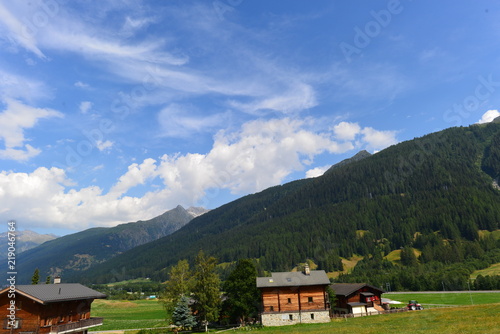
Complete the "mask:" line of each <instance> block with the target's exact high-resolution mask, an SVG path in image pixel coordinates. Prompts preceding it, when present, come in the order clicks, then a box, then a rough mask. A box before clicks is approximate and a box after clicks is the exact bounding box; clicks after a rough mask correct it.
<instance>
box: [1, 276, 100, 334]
mask: <svg viewBox="0 0 500 334" xmlns="http://www.w3.org/2000/svg"><path fill="white" fill-rule="evenodd" d="M96 298H106V295H104V294H102V293H100V292H97V291H95V290H92V289H90V288H87V287H85V286H83V285H81V284H39V285H17V286H11V287H8V288H5V289H3V290H2V291H0V317H1V318H2V328H1V330H0V333H1V334H4V333H5V334H7V333H22V334H28V333H33V334H35V333H36V334H43V333H54V334H55V333H60V334H62V333H75V334H76V333H80V334H86V333H87V330H88V328H91V327H95V326H99V325H102V318H91V317H90V305H91V304H92V302H93V301H94V299H96Z"/></svg>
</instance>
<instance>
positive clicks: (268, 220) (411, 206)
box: [85, 124, 500, 282]
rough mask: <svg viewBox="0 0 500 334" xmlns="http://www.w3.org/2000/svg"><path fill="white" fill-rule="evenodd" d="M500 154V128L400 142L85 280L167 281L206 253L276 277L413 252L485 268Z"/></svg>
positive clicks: (239, 206)
mask: <svg viewBox="0 0 500 334" xmlns="http://www.w3.org/2000/svg"><path fill="white" fill-rule="evenodd" d="M497 144H498V145H497ZM499 151H500V124H488V125H483V126H471V127H468V128H451V129H447V130H444V131H441V132H438V133H435V134H431V135H428V136H425V137H422V138H417V139H415V140H412V141H408V142H404V143H400V144H398V145H395V146H392V147H389V148H387V149H385V150H383V151H381V152H379V153H377V154H375V155H372V156H370V157H367V158H365V159H362V160H360V161H355V162H352V163H350V164H347V165H343V166H341V167H338V168H334V169H332V170H331V171H330V172H329V173H327V174H325V175H323V176H322V177H318V178H316V179H308V180H302V181H296V182H293V183H289V184H286V185H283V186H277V187H273V188H270V189H267V190H265V191H263V192H261V193H258V194H254V195H249V196H246V197H244V198H241V199H239V200H237V201H234V202H232V203H229V204H227V205H224V206H222V207H220V208H218V209H216V210H213V211H211V212H209V213H208V214H205V215H203V216H201V217H199V218H196V219H194V220H193V221H191V222H190V223H189V224H187V225H186V226H185V227H184V228H182V229H180V230H179V231H177V232H176V233H174V234H172V235H170V236H168V237H165V238H162V239H159V240H157V241H155V242H152V243H149V244H147V245H143V246H140V247H137V248H135V249H133V250H131V251H129V252H127V253H126V254H123V255H120V256H117V257H116V258H114V259H113V260H111V261H109V262H108V263H105V264H103V265H100V266H98V267H96V268H94V269H91V270H90V271H89V272H88V274H85V276H86V277H85V279H87V280H89V281H94V282H95V281H98V282H109V281H113V280H122V279H127V278H134V277H140V276H144V275H148V276H149V277H152V278H154V279H158V280H163V279H165V278H166V272H167V270H166V268H167V267H168V266H170V265H172V264H174V263H175V262H177V261H178V260H179V259H182V258H187V259H190V260H192V259H193V258H194V256H195V254H196V253H197V252H198V251H199V250H200V249H203V250H204V251H205V252H206V253H209V254H211V255H214V256H216V257H217V258H218V259H219V261H220V262H232V261H235V260H237V259H240V258H255V259H259V264H260V265H261V266H262V268H263V269H265V270H273V271H281V270H290V269H291V268H293V267H295V266H296V265H297V264H298V263H302V262H304V261H305V260H306V259H312V260H313V261H314V262H315V263H317V264H318V268H320V269H325V270H326V271H329V272H331V271H336V270H341V269H343V268H342V265H341V258H340V257H344V258H350V257H351V256H353V255H355V254H356V255H359V256H363V257H365V259H369V258H370V257H371V256H376V255H378V254H379V253H383V254H384V255H387V254H389V253H390V252H391V251H394V250H399V249H401V248H402V247H405V246H407V247H413V248H415V249H418V250H420V251H422V261H423V262H426V263H430V262H432V261H439V262H442V263H445V264H452V263H459V262H463V261H465V260H466V258H467V257H468V255H472V256H473V257H474V258H476V259H478V260H480V261H481V263H482V264H480V265H479V266H484V265H485V263H486V265H488V264H487V262H488V261H491V259H492V257H495V256H497V255H491V254H490V255H487V256H486V255H485V252H490V251H492V250H493V249H495V248H499V245H498V242H496V241H495V240H494V238H493V239H492V238H483V239H484V240H482V241H481V240H480V236H479V231H480V230H482V231H490V232H491V231H495V230H498V229H499V228H500V226H499V223H500V205H499V204H500V191H498V190H496V189H494V188H493V186H492V182H493V178H495V177H498V175H500V159H499V158H498V157H499V156H500V155H499ZM359 231H364V232H363V233H362V234H360V233H359ZM488 254H489V253H488ZM485 256H486V257H485ZM439 279H440V278H437V277H436V280H439Z"/></svg>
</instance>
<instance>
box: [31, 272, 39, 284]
mask: <svg viewBox="0 0 500 334" xmlns="http://www.w3.org/2000/svg"><path fill="white" fill-rule="evenodd" d="M39 281H40V271H39V270H38V268H36V269H35V272H34V273H33V276H32V277H31V284H32V285H37V284H38V282H39Z"/></svg>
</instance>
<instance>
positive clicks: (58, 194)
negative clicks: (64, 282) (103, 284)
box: [0, 0, 500, 234]
mask: <svg viewBox="0 0 500 334" xmlns="http://www.w3.org/2000/svg"><path fill="white" fill-rule="evenodd" d="M499 22H500V5H499V4H497V2H494V1H485V0H483V1H473V2H472V1H470V2H460V3H457V2H456V1H439V2H436V1H410V0H401V1H395V0H391V1H359V2H356V3H355V4H354V3H353V2H347V1H314V2H305V1H298V0H292V1H286V2H284V1H271V2H270V1H260V0H252V1H250V0H215V1H187V0H184V1H180V0H179V1H174V0H172V1H140V0H133V1H128V0H122V1H114V0H112V1H100V2H98V1H93V2H90V1H83V0H81V1H68V0H33V1H11V2H2V3H0V50H1V51H0V164H1V165H0V220H1V221H4V222H5V225H7V221H8V220H10V219H15V220H16V221H17V223H18V227H19V228H20V229H33V230H36V231H39V232H53V233H56V234H65V233H70V232H74V231H78V230H83V229H86V228H89V227H93V226H114V225H116V224H118V223H123V222H129V221H136V220H139V219H142V220H145V219H149V218H152V217H154V216H157V215H159V214H161V213H163V212H164V211H166V210H169V209H172V208H174V207H175V206H176V205H178V204H181V205H183V206H184V207H189V206H203V207H206V208H210V209H213V208H215V207H218V206H220V205H222V204H224V203H227V202H229V201H231V200H234V199H236V198H239V197H241V196H243V195H246V194H249V193H254V192H257V191H260V190H263V189H265V188H268V187H270V186H274V185H278V184H283V183H286V182H289V181H292V180H295V179H299V178H305V177H314V176H318V175H321V174H322V173H323V172H324V171H325V170H326V169H327V168H328V167H329V166H330V165H331V164H334V163H336V162H338V161H340V160H342V159H345V158H347V157H350V156H352V155H354V154H355V153H357V152H358V151H360V150H362V149H366V150H368V151H370V152H372V153H373V152H377V151H380V150H382V149H384V148H386V147H388V146H390V145H393V144H396V143H398V142H401V141H404V140H409V139H413V138H414V137H418V136H422V135H424V134H427V133H430V132H434V131H437V130H441V129H444V128H448V127H452V126H460V125H464V126H466V125H469V124H473V123H477V122H480V121H481V122H487V121H491V119H492V118H494V117H495V116H498V115H500V114H499V113H498V111H497V109H498V105H499V98H500V94H499V89H500V71H499V65H498V64H499V52H498V51H499V41H500V23H499ZM5 229H6V228H5Z"/></svg>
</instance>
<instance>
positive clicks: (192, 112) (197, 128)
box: [158, 103, 231, 137]
mask: <svg viewBox="0 0 500 334" xmlns="http://www.w3.org/2000/svg"><path fill="white" fill-rule="evenodd" d="M230 117H231V113H229V112H225V113H217V114H213V115H208V116H205V115H203V114H200V113H199V112H198V111H197V110H196V109H195V108H194V107H191V106H185V105H180V104H178V103H173V104H171V105H169V106H167V107H165V108H163V109H162V110H161V111H160V112H159V113H158V122H159V125H160V128H161V136H165V137H187V136H191V135H193V134H196V133H202V132H209V131H212V130H213V129H215V128H221V127H222V126H223V125H227V123H228V120H229V119H230Z"/></svg>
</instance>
